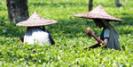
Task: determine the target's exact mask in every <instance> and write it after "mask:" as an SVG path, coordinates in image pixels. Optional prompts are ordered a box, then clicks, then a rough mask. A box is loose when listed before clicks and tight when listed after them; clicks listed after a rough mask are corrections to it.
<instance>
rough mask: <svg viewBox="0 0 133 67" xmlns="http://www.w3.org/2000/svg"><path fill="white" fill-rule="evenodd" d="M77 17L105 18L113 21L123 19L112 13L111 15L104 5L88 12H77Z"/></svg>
mask: <svg viewBox="0 0 133 67" xmlns="http://www.w3.org/2000/svg"><path fill="white" fill-rule="evenodd" d="M75 16H76V17H80V18H87V19H88V18H89V19H105V20H111V21H121V19H119V18H115V17H113V16H111V15H109V14H108V13H107V12H106V11H105V10H104V9H103V7H102V6H101V5H100V6H97V7H96V8H95V9H93V10H92V11H90V12H87V13H82V14H76V15H75Z"/></svg>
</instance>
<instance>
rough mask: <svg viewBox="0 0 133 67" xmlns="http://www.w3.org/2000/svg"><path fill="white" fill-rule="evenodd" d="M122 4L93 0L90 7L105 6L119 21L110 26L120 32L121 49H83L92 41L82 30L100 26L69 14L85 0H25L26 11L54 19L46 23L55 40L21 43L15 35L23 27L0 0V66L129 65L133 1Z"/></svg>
mask: <svg viewBox="0 0 133 67" xmlns="http://www.w3.org/2000/svg"><path fill="white" fill-rule="evenodd" d="M121 2H122V4H123V6H122V7H120V8H116V7H115V4H114V0H94V7H96V6H98V5H102V6H103V7H104V8H105V10H106V11H107V12H108V13H109V14H111V15H113V16H115V17H118V18H121V19H123V21H122V22H114V23H112V24H113V26H114V27H115V28H116V30H117V31H118V32H119V34H120V43H121V48H122V50H121V51H116V50H107V49H103V48H97V49H92V50H83V49H84V47H87V46H90V45H92V44H94V43H95V40H94V39H93V38H90V37H87V36H86V35H85V33H84V29H85V28H86V27H88V26H89V27H91V28H93V29H94V31H95V32H96V33H97V35H99V34H100V31H101V30H100V29H98V28H96V26H95V24H94V23H93V21H92V20H90V19H88V20H87V19H81V18H76V17H73V15H74V14H76V13H82V12H87V11H88V6H87V5H88V1H87V0H28V8H29V14H30V15H31V14H32V13H33V12H37V13H38V14H39V15H41V16H42V17H44V18H49V19H55V20H57V21H58V23H57V24H55V25H50V26H46V28H47V29H48V30H49V31H50V32H51V34H52V36H53V38H54V40H55V42H56V44H55V45H54V46H47V45H46V46H38V45H35V46H31V45H23V44H22V43H21V42H20V40H19V37H20V36H22V35H23V34H24V32H25V28H24V27H16V26H15V24H13V23H10V21H9V19H8V12H7V6H6V0H0V66H2V67H9V66H11V67H18V66H22V67H23V66H24V67H25V66H31V67H36V66H37V67H38V66H46V67H62V66H65V67H68V66H70V67H78V66H79V67H89V66H90V67H98V66H100V67H132V66H133V55H132V54H133V42H132V41H133V36H132V35H133V26H132V25H133V8H132V6H133V1H132V0H121Z"/></svg>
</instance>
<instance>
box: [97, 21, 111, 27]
mask: <svg viewBox="0 0 133 67" xmlns="http://www.w3.org/2000/svg"><path fill="white" fill-rule="evenodd" d="M94 22H95V24H96V26H98V27H99V28H103V27H104V28H107V27H110V26H111V25H110V24H109V20H105V19H94Z"/></svg>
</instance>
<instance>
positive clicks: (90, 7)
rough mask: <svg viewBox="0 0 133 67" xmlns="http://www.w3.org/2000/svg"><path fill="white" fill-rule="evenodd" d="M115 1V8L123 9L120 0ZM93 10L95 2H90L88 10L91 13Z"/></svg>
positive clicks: (91, 0)
mask: <svg viewBox="0 0 133 67" xmlns="http://www.w3.org/2000/svg"><path fill="white" fill-rule="evenodd" d="M114 1H115V6H116V7H121V6H122V4H121V2H120V0H114ZM92 9H93V0H89V1H88V10H89V11H90V10H92Z"/></svg>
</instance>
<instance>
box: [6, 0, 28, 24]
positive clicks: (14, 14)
mask: <svg viewBox="0 0 133 67" xmlns="http://www.w3.org/2000/svg"><path fill="white" fill-rule="evenodd" d="M6 1H7V8H8V16H9V19H10V21H11V22H14V23H18V22H19V21H22V20H25V19H27V18H28V17H29V14H28V5H27V3H28V1H27V0H6Z"/></svg>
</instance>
